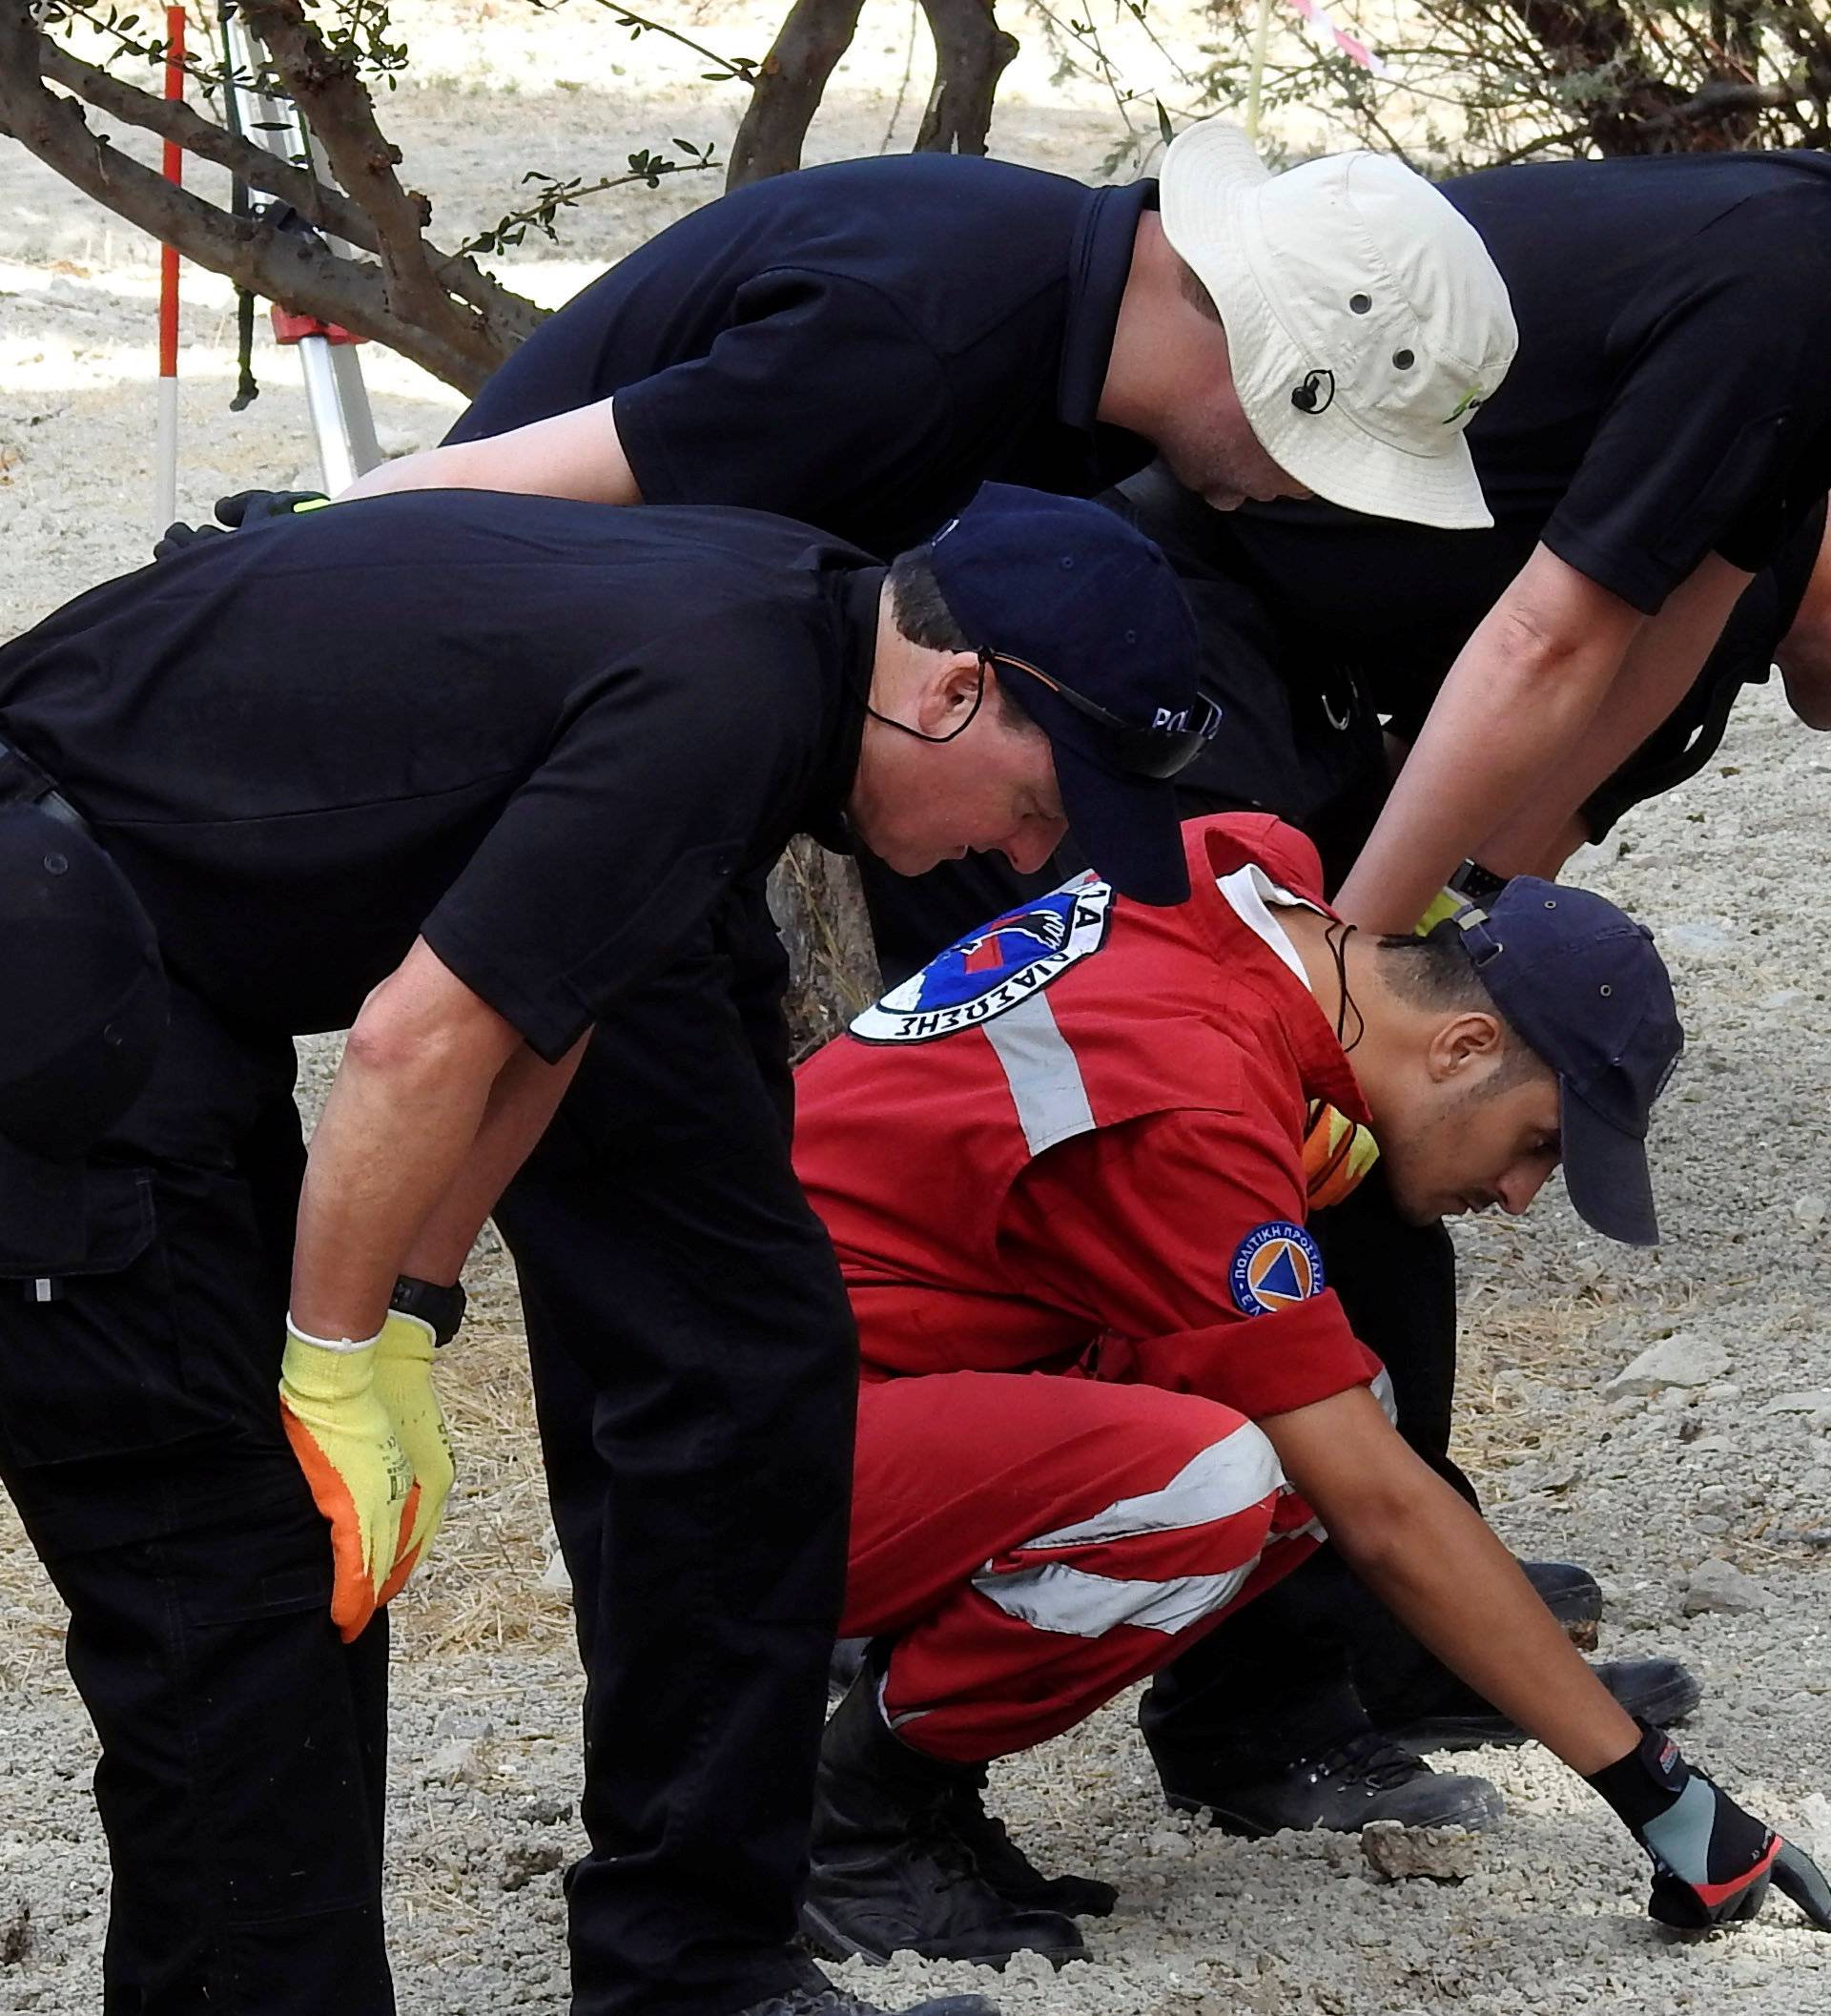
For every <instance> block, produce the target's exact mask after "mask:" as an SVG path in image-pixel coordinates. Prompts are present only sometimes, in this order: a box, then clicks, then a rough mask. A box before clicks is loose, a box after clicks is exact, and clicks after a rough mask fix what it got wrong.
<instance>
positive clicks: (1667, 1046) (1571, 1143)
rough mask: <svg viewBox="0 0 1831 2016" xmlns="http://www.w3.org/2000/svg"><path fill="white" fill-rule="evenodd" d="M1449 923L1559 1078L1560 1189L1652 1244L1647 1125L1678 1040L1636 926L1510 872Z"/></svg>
mask: <svg viewBox="0 0 1831 2016" xmlns="http://www.w3.org/2000/svg"><path fill="white" fill-rule="evenodd" d="M1451 923H1452V925H1453V926H1454V927H1455V928H1456V929H1457V931H1458V932H1459V935H1460V942H1461V944H1462V948H1463V950H1464V951H1465V952H1466V953H1467V954H1468V955H1469V957H1470V959H1471V961H1472V962H1473V965H1474V968H1475V971H1476V972H1477V973H1478V974H1479V975H1480V976H1481V979H1482V983H1483V985H1484V986H1485V987H1486V988H1487V990H1488V992H1489V994H1490V995H1491V996H1492V998H1493V1002H1494V1005H1495V1007H1497V1008H1498V1009H1499V1010H1500V1012H1501V1013H1502V1015H1504V1016H1505V1017H1506V1018H1507V1019H1508V1021H1509V1022H1511V1023H1512V1026H1513V1028H1514V1029H1515V1030H1517V1032H1518V1033H1519V1034H1520V1035H1521V1036H1522V1037H1523V1038H1524V1039H1526V1041H1527V1043H1528V1044H1530V1045H1531V1047H1532V1048H1533V1050H1534V1051H1535V1052H1536V1053H1537V1054H1538V1056H1539V1057H1541V1058H1542V1059H1544V1060H1545V1062H1546V1063H1548V1064H1549V1065H1551V1067H1552V1069H1553V1071H1555V1072H1556V1073H1557V1080H1558V1087H1559V1095H1560V1105H1559V1115H1560V1126H1559V1134H1560V1140H1561V1143H1562V1153H1563V1162H1564V1184H1565V1188H1566V1189H1567V1190H1568V1191H1569V1193H1570V1199H1571V1203H1572V1205H1573V1207H1574V1209H1575V1210H1576V1212H1577V1213H1578V1215H1579V1216H1580V1217H1582V1218H1583V1219H1584V1220H1585V1221H1586V1223H1588V1224H1592V1225H1594V1227H1595V1229H1596V1230H1597V1231H1598V1232H1602V1233H1605V1234H1606V1235H1607V1236H1608V1237H1609V1238H1610V1239H1618V1240H1621V1241H1622V1242H1623V1243H1624V1244H1626V1245H1636V1246H1651V1245H1657V1244H1658V1242H1659V1222H1658V1219H1657V1217H1656V1213H1655V1211H1654V1207H1653V1180H1652V1178H1651V1176H1650V1175H1649V1174H1648V1170H1647V1127H1648V1123H1649V1121H1650V1120H1651V1117H1652V1114H1653V1103H1654V1101H1655V1100H1656V1099H1657V1098H1658V1097H1659V1095H1660V1093H1662V1092H1663V1091H1664V1090H1665V1089H1666V1082H1667V1080H1669V1079H1670V1078H1671V1077H1672V1073H1673V1068H1674V1066H1675V1065H1676V1064H1677V1061H1678V1055H1679V1052H1680V1051H1682V1050H1683V1048H1684V1047H1685V1032H1684V1030H1683V1028H1682V1027H1681V1026H1680V1024H1679V1020H1678V1010H1677V1004H1676V1003H1675V1002H1674V1000H1673V996H1672V980H1671V977H1670V976H1669V975H1668V974H1667V972H1666V966H1665V961H1664V960H1663V959H1662V958H1661V957H1659V954H1658V952H1657V951H1656V949H1655V947H1654V942H1653V934H1652V932H1650V931H1649V930H1648V929H1647V928H1646V926H1645V925H1644V924H1636V922H1635V921H1634V919H1633V918H1632V917H1630V916H1628V915H1625V914H1624V913H1623V912H1621V911H1619V910H1617V909H1616V908H1615V905H1614V904H1613V903H1611V902H1609V901H1607V900H1606V898H1604V897H1602V896H1598V895H1593V894H1592V893H1591V892H1590V891H1589V890H1587V889H1568V888H1565V887H1564V886H1563V885H1561V884H1559V883H1556V882H1545V881H1541V880H1540V879H1539V878H1538V877H1537V876H1536V875H1515V876H1514V877H1513V878H1512V881H1510V882H1509V883H1508V884H1507V885H1506V887H1505V888H1504V889H1502V890H1501V891H1500V892H1499V894H1498V895H1494V896H1492V897H1491V898H1489V899H1487V900H1486V901H1485V902H1482V903H1478V904H1471V905H1469V906H1468V907H1467V908H1465V909H1463V910H1460V911H1458V912H1457V913H1456V915H1455V916H1454V917H1453V918H1452V919H1451Z"/></svg>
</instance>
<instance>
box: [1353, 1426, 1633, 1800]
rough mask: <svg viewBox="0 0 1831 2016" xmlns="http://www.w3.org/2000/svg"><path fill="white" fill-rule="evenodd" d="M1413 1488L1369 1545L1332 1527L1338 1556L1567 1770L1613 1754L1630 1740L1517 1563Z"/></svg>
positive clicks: (1431, 1481) (1469, 1513)
mask: <svg viewBox="0 0 1831 2016" xmlns="http://www.w3.org/2000/svg"><path fill="white" fill-rule="evenodd" d="M1420 1468H1422V1466H1420ZM1426 1486H1434V1490H1426V1489H1423V1487H1426ZM1421 1491H1422V1496H1421V1501H1420V1503H1419V1505H1418V1507H1417V1510H1416V1512H1415V1513H1414V1515H1413V1516H1411V1517H1410V1518H1409V1519H1407V1520H1406V1521H1405V1522H1404V1524H1403V1525H1398V1526H1394V1527H1390V1528H1389V1529H1388V1530H1387V1531H1385V1532H1383V1533H1381V1534H1380V1535H1379V1536H1378V1540H1377V1544H1375V1545H1373V1546H1370V1547H1369V1546H1368V1545H1367V1544H1366V1536H1365V1535H1357V1534H1354V1533H1344V1532H1342V1531H1340V1530H1337V1529H1334V1528H1331V1529H1330V1533H1331V1537H1332V1538H1333V1539H1334V1541H1335V1544H1336V1547H1337V1548H1338V1549H1339V1550H1340V1552H1341V1553H1342V1554H1343V1556H1344V1558H1345V1559H1346V1560H1347V1561H1348V1564H1349V1565H1350V1566H1351V1567H1352V1568H1353V1569H1354V1570H1355V1572H1356V1573H1357V1574H1359V1575H1360V1576H1361V1578H1362V1579H1363V1580H1364V1581H1365V1582H1366V1583H1367V1584H1368V1587H1369V1588H1370V1589H1371V1590H1372V1591H1373V1593H1374V1594H1376V1595H1377V1596H1378V1597H1379V1598H1380V1600H1381V1601H1382V1602H1384V1603H1385V1604H1386V1606H1387V1607H1388V1609H1389V1610H1390V1611H1391V1612H1392V1613H1393V1615H1395V1616H1397V1617H1398V1618H1399V1619H1400V1621H1401V1622H1403V1623H1404V1624H1405V1625H1406V1626H1407V1627H1408V1628H1409V1630H1410V1632H1411V1634H1412V1635H1413V1636H1414V1637H1416V1638H1417V1639H1418V1640H1419V1642H1420V1643H1421V1644H1424V1645H1428V1646H1429V1647H1430V1650H1431V1651H1432V1652H1434V1653H1435V1654H1436V1656H1438V1658H1440V1659H1441V1660H1442V1661H1443V1662H1444V1664H1445V1665H1446V1666H1448V1667H1449V1668H1450V1671H1451V1672H1452V1673H1454V1674H1456V1675H1457V1676H1458V1677H1461V1678H1462V1679H1464V1680H1466V1681H1467V1682H1468V1683H1469V1685H1470V1686H1471V1687H1472V1688H1473V1689H1474V1690H1475V1692H1476V1693H1477V1694H1479V1695H1480V1696H1481V1697H1482V1698H1483V1699H1484V1700H1488V1701H1492V1703H1493V1704H1494V1706H1495V1707H1496V1708H1498V1709H1499V1710H1500V1712H1501V1713H1502V1714H1503V1715H1506V1716H1510V1717H1511V1718H1512V1719H1513V1720H1514V1721H1515V1722H1517V1723H1518V1724H1519V1726H1520V1727H1521V1728H1522V1729H1524V1730H1525V1731H1526V1732H1527V1734H1528V1735H1530V1736H1534V1737H1536V1738H1538V1739H1539V1741H1540V1742H1542V1743H1543V1744H1544V1745H1545V1747H1546V1748H1547V1749H1548V1750H1550V1751H1552V1752H1553V1754H1554V1755H1556V1756H1558V1757H1560V1758H1562V1759H1563V1760H1564V1761H1565V1762H1566V1763H1567V1764H1569V1765H1570V1766H1571V1768H1572V1769H1573V1770H1574V1771H1577V1772H1580V1773H1582V1774H1583V1775H1584V1776H1585V1777H1588V1776H1589V1775H1590V1774H1591V1773H1593V1772H1596V1771H1599V1770H1601V1768H1602V1767H1603V1765H1605V1764H1612V1763H1614V1761H1615V1759H1616V1758H1619V1757H1624V1756H1625V1755H1626V1754H1627V1752H1628V1751H1629V1750H1631V1749H1632V1748H1633V1747H1634V1745H1635V1743H1636V1741H1637V1740H1638V1738H1639V1731H1638V1730H1637V1729H1636V1727H1635V1724H1634V1721H1633V1719H1632V1718H1631V1717H1629V1716H1628V1714H1627V1713H1626V1712H1625V1711H1624V1710H1623V1709H1622V1707H1621V1706H1620V1704H1619V1703H1618V1702H1617V1701H1616V1700H1615V1697H1614V1696H1613V1695H1611V1694H1610V1693H1609V1691H1608V1689H1607V1688H1605V1687H1604V1686H1603V1685H1602V1683H1601V1682H1600V1681H1599V1680H1598V1679H1597V1678H1596V1677H1595V1676H1594V1674H1593V1673H1592V1672H1591V1671H1590V1669H1589V1667H1588V1666H1587V1665H1586V1664H1585V1663H1584V1661H1583V1660H1582V1658H1581V1657H1579V1656H1578V1655H1577V1653H1576V1651H1575V1649H1574V1647H1573V1646H1572V1644H1571V1641H1570V1639H1569V1638H1568V1637H1566V1636H1565V1635H1564V1631H1563V1628H1562V1626H1560V1625H1559V1623H1558V1621H1557V1619H1556V1618H1555V1617H1554V1616H1553V1615H1552V1614H1551V1612H1550V1611H1549V1610H1547V1609H1546V1607H1545V1605H1544V1604H1543V1602H1541V1601H1540V1599H1539V1596H1538V1594H1537V1592H1536V1591H1535V1590H1534V1589H1533V1585H1532V1584H1531V1583H1530V1582H1529V1581H1528V1580H1527V1579H1526V1577H1525V1575H1524V1574H1523V1573H1522V1572H1521V1570H1520V1566H1519V1563H1518V1562H1517V1561H1515V1560H1514V1558H1513V1557H1512V1554H1511V1553H1508V1551H1507V1549H1506V1548H1505V1547H1504V1546H1502V1544H1501V1542H1500V1541H1499V1539H1498V1538H1497V1537H1496V1536H1495V1534H1494V1533H1493V1532H1492V1529H1491V1528H1490V1527H1489V1526H1488V1524H1487V1523H1486V1521H1485V1520H1484V1519H1483V1518H1482V1517H1481V1515H1480V1513H1479V1512H1476V1511H1475V1510H1474V1508H1473V1507H1472V1506H1471V1505H1470V1504H1468V1503H1467V1501H1466V1500H1464V1499H1463V1498H1461V1497H1459V1496H1458V1495H1457V1494H1456V1492H1455V1491H1451V1490H1450V1486H1449V1485H1448V1484H1446V1483H1445V1482H1444V1481H1443V1480H1442V1478H1440V1477H1438V1476H1435V1475H1434V1474H1433V1473H1431V1472H1429V1471H1426V1472H1425V1476H1424V1478H1423V1479H1422V1480H1421ZM1432 1500H1434V1503H1433V1502H1431V1501H1432Z"/></svg>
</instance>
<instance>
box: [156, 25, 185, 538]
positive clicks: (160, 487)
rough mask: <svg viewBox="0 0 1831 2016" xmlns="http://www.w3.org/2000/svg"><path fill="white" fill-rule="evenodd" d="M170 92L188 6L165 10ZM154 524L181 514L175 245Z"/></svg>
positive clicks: (179, 85) (179, 68)
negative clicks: (179, 502) (179, 495)
mask: <svg viewBox="0 0 1831 2016" xmlns="http://www.w3.org/2000/svg"><path fill="white" fill-rule="evenodd" d="M165 95H166V99H167V101H168V103H174V104H175V103H179V102H181V101H182V100H183V97H184V9H183V8H182V7H168V8H167V9H166V10H165ZM165 179H166V180H167V181H168V182H170V183H171V184H172V185H173V187H174V188H181V187H182V186H183V184H184V150H183V148H181V147H180V146H179V145H178V143H177V142H176V141H175V140H168V141H167V142H166V143H165ZM153 475H154V529H155V530H157V531H161V532H162V531H164V529H165V528H166V526H167V525H170V524H171V523H172V521H173V520H174V519H175V517H176V516H177V515H178V254H177V248H176V247H175V246H174V245H162V246H160V248H159V431H158V442H157V445H156V447H155V448H154V468H153Z"/></svg>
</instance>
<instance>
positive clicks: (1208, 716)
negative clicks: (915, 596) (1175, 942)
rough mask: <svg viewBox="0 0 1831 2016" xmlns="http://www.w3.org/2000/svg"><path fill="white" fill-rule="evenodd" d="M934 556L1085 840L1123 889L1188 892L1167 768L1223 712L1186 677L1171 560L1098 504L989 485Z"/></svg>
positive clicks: (940, 578) (1188, 650) (1184, 756)
mask: <svg viewBox="0 0 1831 2016" xmlns="http://www.w3.org/2000/svg"><path fill="white" fill-rule="evenodd" d="M930 553H931V556H932V565H933V567H934V571H935V580H936V586H938V587H939V588H940V591H941V596H942V599H943V600H944V601H945V602H946V604H947V607H948V608H949V610H950V611H951V613H952V614H953V617H954V620H955V622H957V624H958V625H959V627H960V629H961V630H962V632H963V633H964V634H965V637H966V640H967V642H968V643H969V644H970V645H971V646H972V647H973V648H974V649H975V650H977V651H979V652H981V653H982V654H983V655H984V656H985V657H986V658H987V659H989V660H990V661H991V663H992V665H993V666H994V667H995V668H996V669H997V671H998V678H999V680H1000V681H1001V682H1002V684H1003V687H1004V689H1005V691H1006V692H1008V693H1009V694H1010V695H1011V696H1012V698H1013V699H1014V700H1015V701H1016V702H1017V703H1018V706H1019V707H1020V708H1022V709H1023V710H1024V712H1025V713H1027V714H1028V715H1030V716H1031V718H1032V719H1033V720H1034V721H1035V722H1036V723H1037V724H1038V726H1039V728H1041V729H1042V730H1044V732H1045V733H1046V734H1047V735H1048V737H1049V740H1050V743H1051V745H1052V746H1053V749H1054V751H1055V759H1056V781H1057V783H1058V785H1059V786H1060V790H1061V809H1062V811H1063V813H1065V814H1066V815H1067V819H1068V824H1069V826H1070V828H1071V829H1072V830H1073V833H1074V835H1075V839H1076V841H1077V842H1078V844H1079V845H1080V850H1081V852H1082V853H1083V854H1085V855H1086V857H1087V859H1088V860H1089V861H1090V862H1092V864H1093V865H1094V867H1095V868H1096V869H1097V870H1098V871H1099V872H1100V874H1101V875H1103V876H1104V877H1105V878H1106V879H1107V880H1108V881H1110V882H1111V883H1112V884H1113V886H1114V888H1116V889H1117V890H1119V891H1120V892H1121V895H1128V896H1134V897H1136V898H1137V899H1138V900H1139V901H1140V902H1142V903H1161V904H1168V903H1181V902H1183V901H1185V900H1186V899H1187V896H1188V894H1189V874H1188V867H1187V864H1186V862H1185V861H1184V859H1183V836H1182V831H1181V828H1180V827H1179V826H1178V824H1177V806H1176V792H1175V790H1174V788H1173V786H1172V785H1171V783H1170V781H1169V780H1170V779H1171V778H1172V777H1173V776H1174V775H1175V774H1176V773H1177V771H1180V770H1182V769H1183V767H1184V766H1185V765H1186V764H1188V763H1190V762H1192V761H1193V760H1194V758H1195V757H1196V756H1197V755H1198V754H1199V753H1200V751H1201V750H1202V748H1203V746H1204V743H1205V742H1206V741H1207V739H1208V738H1209V736H1211V735H1212V734H1213V733H1214V730H1215V728H1216V726H1217V725H1218V723H1219V721H1220V711H1219V710H1218V709H1217V708H1216V707H1215V706H1214V704H1213V703H1212V702H1211V701H1209V700H1207V699H1206V698H1205V697H1204V695H1203V694H1202V692H1201V691H1200V689H1199V688H1198V687H1197V684H1196V663H1197V659H1198V656H1199V652H1200V646H1199V642H1198V639H1197V636H1196V628H1195V618H1194V617H1193V616H1192V615H1191V614H1190V612H1189V605H1188V602H1187V600H1186V598H1185V597H1184V596H1183V588H1182V585H1181V583H1180V582H1178V580H1177V578H1176V575H1175V574H1174V572H1173V571H1172V570H1171V567H1170V564H1169V562H1168V561H1167V560H1165V559H1164V557H1163V555H1162V553H1161V552H1160V551H1159V550H1158V548H1157V546H1156V545H1154V544H1153V543H1152V542H1151V541H1150V540H1148V539H1146V538H1145V537H1144V535H1143V533H1142V532H1140V531H1138V530H1137V529H1136V528H1135V527H1133V526H1132V525H1127V524H1126V523H1125V521H1124V520H1123V519H1122V518H1120V517H1119V516H1118V515H1117V514H1116V513H1114V512H1112V511H1109V510H1107V509H1105V507H1104V506H1103V505H1101V504H1090V503H1088V502H1087V501H1086V500H1085V499H1084V498H1079V497H1054V496H1050V495H1049V494H1047V493H1046V492H1044V491H1041V490H1025V489H1019V488H1017V487H1016V486H1015V485H1013V484H1010V483H986V484H984V485H983V486H982V488H981V489H980V490H979V493H978V495H977V497H975V498H974V500H973V502H972V503H971V504H969V505H968V506H967V507H966V509H965V510H964V511H962V512H961V513H960V515H959V516H958V517H957V518H955V519H950V520H949V521H948V523H947V524H946V525H943V526H942V527H941V529H940V530H939V531H938V532H937V533H936V535H935V538H934V540H933V542H932V544H931V545H930Z"/></svg>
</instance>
